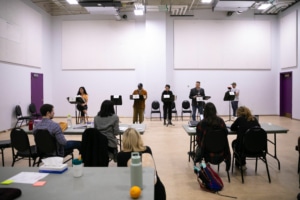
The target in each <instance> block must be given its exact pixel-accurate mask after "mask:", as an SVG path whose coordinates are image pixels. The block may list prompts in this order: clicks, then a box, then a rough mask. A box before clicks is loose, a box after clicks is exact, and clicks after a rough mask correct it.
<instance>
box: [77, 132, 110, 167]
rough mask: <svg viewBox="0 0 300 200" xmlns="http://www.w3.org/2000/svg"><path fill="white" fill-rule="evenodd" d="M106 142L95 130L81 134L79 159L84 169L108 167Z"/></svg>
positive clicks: (104, 137)
mask: <svg viewBox="0 0 300 200" xmlns="http://www.w3.org/2000/svg"><path fill="white" fill-rule="evenodd" d="M108 154H109V152H108V140H107V137H106V136H105V135H103V134H102V133H100V131H98V130H97V129H96V128H87V129H86V130H85V131H84V132H83V134H82V146H81V158H82V161H83V163H84V166H85V167H108V163H109V161H110V160H109V156H108Z"/></svg>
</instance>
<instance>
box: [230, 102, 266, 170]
mask: <svg viewBox="0 0 300 200" xmlns="http://www.w3.org/2000/svg"><path fill="white" fill-rule="evenodd" d="M255 126H258V127H260V124H259V122H258V121H257V119H256V118H255V117H254V116H253V115H252V113H251V111H250V109H249V108H247V107H246V106H240V107H239V108H238V109H237V119H236V120H235V121H234V122H233V124H232V125H231V127H230V129H231V130H232V131H236V132H237V137H236V139H235V140H233V141H232V144H231V145H232V149H235V151H237V152H240V151H241V149H242V146H241V145H242V141H243V134H244V133H245V132H246V131H247V130H248V129H249V128H252V127H255ZM235 166H237V167H242V169H243V170H246V169H247V167H246V159H245V158H242V159H241V160H238V158H236V162H235Z"/></svg>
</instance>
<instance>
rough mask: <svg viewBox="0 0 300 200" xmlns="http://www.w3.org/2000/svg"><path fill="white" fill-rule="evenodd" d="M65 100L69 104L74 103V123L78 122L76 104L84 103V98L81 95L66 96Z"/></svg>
mask: <svg viewBox="0 0 300 200" xmlns="http://www.w3.org/2000/svg"><path fill="white" fill-rule="evenodd" d="M67 100H68V102H69V103H70V104H74V105H75V122H76V124H79V116H78V117H77V104H79V103H84V100H83V98H82V97H78V96H76V97H74V98H73V97H67Z"/></svg>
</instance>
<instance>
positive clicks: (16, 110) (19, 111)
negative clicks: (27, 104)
mask: <svg viewBox="0 0 300 200" xmlns="http://www.w3.org/2000/svg"><path fill="white" fill-rule="evenodd" d="M15 112H16V117H17V118H18V117H22V109H21V107H20V106H19V105H16V108H15Z"/></svg>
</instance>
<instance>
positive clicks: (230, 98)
mask: <svg viewBox="0 0 300 200" xmlns="http://www.w3.org/2000/svg"><path fill="white" fill-rule="evenodd" d="M234 98H235V94H234V92H230V91H227V92H225V95H224V98H223V100H224V101H228V105H229V119H228V120H227V121H226V122H228V121H233V120H231V108H230V104H231V101H233V100H234Z"/></svg>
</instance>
